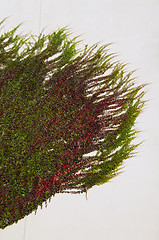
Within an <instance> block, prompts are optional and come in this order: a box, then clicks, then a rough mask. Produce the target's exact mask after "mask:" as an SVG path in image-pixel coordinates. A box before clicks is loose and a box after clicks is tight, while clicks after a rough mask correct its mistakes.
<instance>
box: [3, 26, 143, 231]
mask: <svg viewBox="0 0 159 240" xmlns="http://www.w3.org/2000/svg"><path fill="white" fill-rule="evenodd" d="M3 23H4V21H2V22H1V23H0V25H2V24H3ZM19 26H20V25H19ZM19 26H17V27H16V28H14V29H13V30H11V31H9V32H7V33H4V34H2V35H1V36H0V171H1V172H0V177H1V185H0V190H1V196H0V201H1V209H0V211H1V219H0V227H1V228H5V227H6V226H8V225H10V224H13V223H14V222H17V220H19V219H21V218H23V217H24V216H25V215H28V214H29V213H31V212H32V211H34V210H36V209H37V208H38V206H39V205H42V203H43V202H44V201H45V202H46V201H47V199H50V198H51V196H52V195H54V194H55V193H58V192H61V193H65V192H69V193H82V192H85V191H87V190H88V189H90V188H91V187H93V186H94V185H100V184H104V183H106V182H108V181H109V180H110V179H111V178H113V177H114V176H116V175H117V174H118V173H119V172H120V169H121V168H122V163H123V161H124V160H125V159H127V158H130V157H132V156H133V154H134V150H135V149H136V147H137V146H138V144H137V145H134V144H132V141H133V139H134V138H135V137H136V133H137V131H136V130H135V129H134V128H133V127H134V125H135V121H136V118H137V117H138V115H139V114H140V112H141V111H142V109H143V106H144V103H145V101H143V96H144V94H145V93H144V92H143V91H142V89H143V87H144V85H139V86H137V85H136V84H135V82H134V79H133V78H132V74H133V72H130V73H127V72H126V70H125V66H124V65H123V64H120V63H119V62H115V61H113V59H114V58H115V55H114V54H110V53H108V52H109V51H108V46H109V45H110V44H107V45H104V46H101V47H98V45H97V44H95V45H93V46H92V47H90V48H88V46H85V48H84V50H80V49H77V45H78V41H77V38H74V39H71V40H70V39H69V37H70V34H69V33H68V30H67V29H66V28H61V29H58V30H57V31H56V32H53V33H51V34H49V35H44V34H43V33H41V34H40V35H39V36H33V35H31V36H28V35H25V36H22V35H16V30H17V29H18V28H19ZM95 150H96V151H97V154H96V156H91V155H87V154H90V153H91V152H93V151H95Z"/></svg>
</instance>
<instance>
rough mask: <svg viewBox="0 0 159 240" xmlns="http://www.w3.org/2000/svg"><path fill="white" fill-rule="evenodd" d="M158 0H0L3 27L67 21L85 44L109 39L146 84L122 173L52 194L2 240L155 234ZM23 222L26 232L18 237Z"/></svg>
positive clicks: (135, 239) (149, 239) (158, 207)
mask: <svg viewBox="0 0 159 240" xmlns="http://www.w3.org/2000/svg"><path fill="white" fill-rule="evenodd" d="M158 12H159V0H129V1H128V0H98V1H97V0H56V1H55V0H41V1H40V0H5V1H4V0H3V1H2V0H0V21H1V20H2V19H3V18H5V17H7V16H10V17H9V19H8V20H7V23H6V26H5V30H10V29H11V28H12V27H15V26H16V25H18V24H19V23H21V22H24V23H23V25H22V26H21V28H20V30H19V31H21V32H23V33H33V34H39V31H41V30H42V29H44V28H45V30H44V32H46V33H49V32H51V31H52V30H56V29H57V28H59V27H64V26H69V27H70V28H71V30H72V32H73V33H74V34H75V35H80V34H82V35H81V39H83V40H84V44H90V45H91V44H93V43H96V42H101V43H102V44H105V43H109V42H114V44H113V45H112V46H111V51H112V52H118V55H119V59H121V60H122V61H124V62H128V63H129V65H128V69H130V70H134V69H137V71H136V73H135V75H136V76H137V77H138V78H137V80H138V82H140V83H151V85H150V86H149V91H148V93H147V95H146V98H147V99H150V101H149V102H148V104H147V106H146V108H145V111H144V112H143V113H142V114H141V116H140V117H139V118H138V120H137V125H136V126H137V129H140V130H142V131H143V132H141V133H140V134H139V136H138V139H137V141H142V140H145V142H144V143H143V144H142V146H141V147H140V148H139V149H138V154H137V156H136V157H134V158H132V159H129V160H127V161H126V162H125V164H124V166H125V168H124V172H123V173H122V174H121V175H119V176H118V177H116V178H114V179H113V180H112V181H111V182H109V183H107V184H105V185H102V186H99V187H93V188H92V189H91V190H90V191H89V192H88V200H86V198H85V195H84V194H81V195H68V194H65V195H64V194H63V195H62V194H57V195H56V196H55V197H54V198H53V199H52V201H51V203H49V204H48V207H47V208H43V210H40V209H39V210H38V212H37V215H34V214H31V215H29V216H28V217H27V218H25V219H23V220H21V221H19V222H18V224H13V225H12V226H9V227H7V228H6V229H4V230H0V240H22V239H25V240H44V239H46V240H47V239H49V240H97V239H98V240H104V239H107V240H116V239H118V240H158V239H159V221H158V219H159V204H158V203H159V191H158V189H159V157H157V153H158V147H159V137H158V136H159V127H158V122H159V109H158V106H159V71H158V66H159V24H158V23H159V15H158ZM24 226H26V228H25V238H24Z"/></svg>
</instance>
